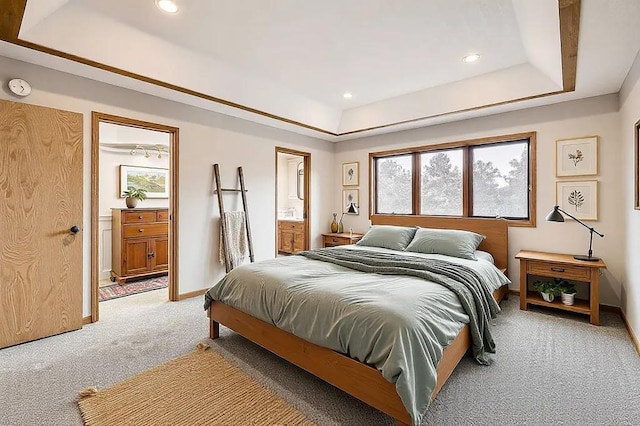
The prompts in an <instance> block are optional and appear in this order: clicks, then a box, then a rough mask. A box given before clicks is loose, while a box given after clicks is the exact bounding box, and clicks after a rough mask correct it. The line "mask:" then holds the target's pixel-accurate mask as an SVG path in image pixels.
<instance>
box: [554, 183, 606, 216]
mask: <svg viewBox="0 0 640 426" xmlns="http://www.w3.org/2000/svg"><path fill="white" fill-rule="evenodd" d="M556 204H557V205H558V206H560V208H561V209H562V210H564V211H566V212H567V213H570V214H571V215H573V216H575V217H576V218H578V219H580V220H598V181H597V180H584V181H559V182H556ZM569 220H570V219H569Z"/></svg>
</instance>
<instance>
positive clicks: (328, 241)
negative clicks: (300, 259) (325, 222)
mask: <svg viewBox="0 0 640 426" xmlns="http://www.w3.org/2000/svg"><path fill="white" fill-rule="evenodd" d="M345 244H349V240H348V239H346V238H340V237H328V236H326V235H325V236H324V246H325V247H333V246H342V245H345Z"/></svg>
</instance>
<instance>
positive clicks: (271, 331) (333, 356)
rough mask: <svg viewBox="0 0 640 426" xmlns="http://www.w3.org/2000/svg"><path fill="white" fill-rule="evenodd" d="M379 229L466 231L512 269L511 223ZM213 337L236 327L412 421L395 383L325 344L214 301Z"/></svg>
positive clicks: (404, 219) (378, 220)
mask: <svg viewBox="0 0 640 426" xmlns="http://www.w3.org/2000/svg"><path fill="white" fill-rule="evenodd" d="M371 223H372V224H374V225H403V226H421V227H425V228H444V229H464V230H468V231H473V232H476V233H478V234H482V235H485V236H486V237H487V238H485V240H484V241H483V242H482V243H481V244H480V247H479V248H478V249H479V250H484V251H487V252H489V253H491V255H492V256H493V258H494V260H495V264H496V266H497V267H498V268H499V269H501V270H502V271H503V272H504V273H506V269H507V261H508V260H507V241H508V238H507V222H506V220H503V219H476V218H442V217H425V216H398V215H389V216H386V215H374V216H372V217H371ZM507 294H508V287H507V286H506V285H505V286H502V287H501V288H500V289H498V290H496V291H495V292H494V298H495V299H496V300H497V301H498V302H500V301H501V300H502V299H503V298H506V296H507ZM208 316H209V318H210V330H209V337H210V338H211V339H216V338H218V337H219V327H220V324H222V325H224V326H226V327H228V328H230V329H231V330H233V331H235V332H236V333H238V334H240V335H242V336H244V337H245V338H247V339H249V340H251V341H252V342H254V343H256V344H258V345H260V346H262V347H263V348H265V349H267V350H269V351H271V352H273V353H274V354H276V355H278V356H280V357H282V358H284V359H286V360H287V361H289V362H291V363H292V364H295V365H297V366H298V367H300V368H302V369H304V370H306V371H308V372H309V373H311V374H313V375H314V376H317V377H319V378H321V379H322V380H324V381H326V382H328V383H330V384H332V385H333V386H335V387H337V388H339V389H342V390H343V391H345V392H347V393H348V394H350V395H352V396H354V397H355V398H358V399H359V400H361V401H363V402H365V403H366V404H369V405H370V406H372V407H374V408H376V409H378V410H380V411H382V412H384V413H386V414H388V415H389V416H391V417H393V418H395V419H396V424H398V425H409V424H411V423H412V420H411V417H410V416H409V413H408V412H407V411H406V409H405V408H404V405H403V404H402V401H401V400H400V397H399V396H398V394H397V393H396V386H395V383H390V382H388V381H387V380H386V379H385V378H384V377H382V374H381V373H380V372H379V371H378V370H377V369H375V368H373V367H370V366H368V365H366V364H363V363H361V362H359V361H356V360H354V359H352V358H349V357H348V356H346V355H342V354H340V353H338V352H335V351H332V350H330V349H327V348H324V347H322V346H318V345H315V344H313V343H309V342H307V341H306V340H303V339H301V338H299V337H297V336H294V335H293V334H290V333H287V332H286V331H282V330H280V329H279V328H277V327H276V326H274V325H272V324H269V323H266V322H264V321H261V320H259V319H257V318H254V317H252V316H251V315H248V314H245V313H244V312H241V311H239V310H237V309H234V308H232V307H230V306H228V305H225V304H223V303H221V302H217V301H214V302H213V303H212V304H211V306H210V307H209V310H208ZM470 341H471V340H470V333H469V326H468V325H465V326H464V327H463V329H462V330H461V331H460V333H459V334H458V336H457V337H456V338H455V339H454V340H453V342H451V344H450V345H449V346H447V347H446V348H445V350H444V353H443V356H442V359H441V360H440V363H439V364H438V367H437V370H436V371H437V375H438V381H437V385H436V388H435V389H434V391H433V392H432V394H431V400H433V399H434V398H435V397H436V395H437V394H438V392H439V391H440V389H441V388H442V386H443V385H444V383H445V382H446V381H447V379H448V378H449V376H450V375H451V373H452V372H453V370H454V369H455V367H456V366H457V365H458V363H459V362H460V360H461V359H462V357H463V356H464V354H465V353H466V352H467V349H469V347H470Z"/></svg>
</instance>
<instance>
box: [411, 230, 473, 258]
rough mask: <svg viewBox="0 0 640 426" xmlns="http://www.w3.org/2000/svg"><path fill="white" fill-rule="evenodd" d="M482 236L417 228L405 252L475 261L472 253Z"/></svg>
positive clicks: (458, 231) (460, 231)
mask: <svg viewBox="0 0 640 426" xmlns="http://www.w3.org/2000/svg"><path fill="white" fill-rule="evenodd" d="M484 239H485V236H484V235H480V234H476V233H475V232H470V231H462V230H458V229H433V228H418V230H417V231H416V234H415V236H414V237H413V240H412V241H411V243H410V244H409V246H408V247H407V249H406V250H407V251H412V252H415V253H429V254H444V255H447V256H453V257H461V258H463V259H471V260H477V259H476V256H475V254H474V252H475V251H476V249H477V248H478V246H479V245H480V243H481V242H482V240H484Z"/></svg>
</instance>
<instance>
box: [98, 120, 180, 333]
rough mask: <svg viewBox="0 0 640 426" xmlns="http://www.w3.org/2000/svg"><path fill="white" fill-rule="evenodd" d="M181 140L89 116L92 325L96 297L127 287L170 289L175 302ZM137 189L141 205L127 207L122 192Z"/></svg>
mask: <svg viewBox="0 0 640 426" xmlns="http://www.w3.org/2000/svg"><path fill="white" fill-rule="evenodd" d="M178 133H179V129H178V128H175V127H170V126H165V125H162V124H156V123H149V122H144V121H139V120H133V119H129V118H124V117H118V116H113V115H109V114H103V113H99V112H93V113H92V138H91V139H92V142H91V144H92V146H91V149H92V156H91V189H92V197H91V229H92V231H91V322H96V321H98V319H99V300H100V295H101V296H102V297H104V296H105V294H107V293H120V294H126V293H127V292H128V290H127V291H118V290H125V288H127V287H128V288H131V290H137V291H139V290H145V289H150V288H152V287H150V286H156V287H158V286H159V287H160V288H161V287H162V286H163V285H167V287H168V297H167V298H168V300H170V301H177V300H178V299H179V295H178V288H179V287H178V273H177V241H178V238H177V235H178V234H177V230H178V217H177V211H178V209H177V206H178V140H179V137H178ZM140 188H142V189H143V190H144V191H143V196H142V197H140V198H143V199H142V200H141V201H138V202H140V203H141V204H139V206H137V207H129V206H130V201H131V200H129V199H126V200H127V201H126V203H125V195H127V192H126V191H131V190H133V189H140ZM109 281H111V282H112V283H109ZM167 281H168V283H167ZM101 283H102V289H101ZM129 283H131V284H129ZM110 284H111V285H110ZM121 286H122V287H121ZM133 287H135V289H134V288H133Z"/></svg>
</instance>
